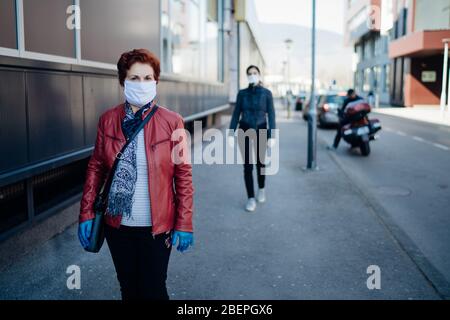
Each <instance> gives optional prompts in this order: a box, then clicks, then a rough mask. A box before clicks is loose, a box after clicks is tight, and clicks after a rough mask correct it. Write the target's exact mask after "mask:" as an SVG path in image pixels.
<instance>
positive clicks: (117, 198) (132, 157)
mask: <svg viewBox="0 0 450 320" xmlns="http://www.w3.org/2000/svg"><path fill="white" fill-rule="evenodd" d="M151 105H152V103H151V102H150V103H149V104H146V105H145V106H143V107H141V108H140V109H139V110H138V111H137V112H136V113H135V114H134V113H133V110H132V109H131V106H130V104H129V103H128V102H125V117H124V119H123V121H122V131H123V133H124V135H125V137H126V138H127V139H128V138H129V137H131V135H132V134H133V132H134V131H135V130H136V129H137V127H138V126H139V125H140V124H141V122H142V121H143V120H142V114H143V113H144V112H145V111H146V110H148V108H150V107H151ZM142 130H144V129H142ZM136 138H137V137H136ZM136 138H135V139H133V141H131V142H130V144H129V145H128V146H127V148H126V149H125V151H124V152H123V155H122V157H121V160H120V161H119V162H118V164H117V168H116V171H115V172H114V177H113V180H112V183H111V189H110V191H109V195H108V207H107V209H106V212H107V214H109V215H110V216H112V217H115V216H119V215H124V216H126V217H128V218H129V217H131V209H132V207H133V194H134V189H135V186H136V180H137V168H136V167H137V165H136V148H137V139H136Z"/></svg>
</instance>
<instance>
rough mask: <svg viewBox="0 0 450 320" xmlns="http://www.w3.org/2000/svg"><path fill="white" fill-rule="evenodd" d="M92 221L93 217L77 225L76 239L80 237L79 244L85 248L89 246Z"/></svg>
mask: <svg viewBox="0 0 450 320" xmlns="http://www.w3.org/2000/svg"><path fill="white" fill-rule="evenodd" d="M93 221H94V220H93V219H92V220H87V221H84V222H81V223H80V224H79V225H78V239H80V243H81V246H82V247H83V248H85V249H86V248H87V247H88V246H89V238H90V236H91V230H92V224H93Z"/></svg>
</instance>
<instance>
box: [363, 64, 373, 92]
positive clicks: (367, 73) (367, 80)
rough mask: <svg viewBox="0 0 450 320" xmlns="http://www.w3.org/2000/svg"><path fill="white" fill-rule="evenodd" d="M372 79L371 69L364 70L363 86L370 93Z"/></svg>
mask: <svg viewBox="0 0 450 320" xmlns="http://www.w3.org/2000/svg"><path fill="white" fill-rule="evenodd" d="M370 77H371V69H370V68H367V69H366V70H364V86H363V90H364V91H366V92H368V91H370V89H371V88H370V87H371V86H370Z"/></svg>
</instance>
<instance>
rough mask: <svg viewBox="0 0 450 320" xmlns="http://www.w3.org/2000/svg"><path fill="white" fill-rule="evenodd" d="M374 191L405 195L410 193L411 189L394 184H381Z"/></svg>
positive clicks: (386, 194) (395, 195)
mask: <svg viewBox="0 0 450 320" xmlns="http://www.w3.org/2000/svg"><path fill="white" fill-rule="evenodd" d="M376 191H377V192H378V193H379V194H381V195H384V196H394V197H407V196H409V195H410V194H411V190H409V189H407V188H403V187H396V186H381V187H378V188H376Z"/></svg>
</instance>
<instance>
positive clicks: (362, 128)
mask: <svg viewBox="0 0 450 320" xmlns="http://www.w3.org/2000/svg"><path fill="white" fill-rule="evenodd" d="M370 112H371V107H370V105H369V104H368V103H366V102H364V101H363V100H360V101H355V102H352V103H350V104H349V105H348V106H347V107H346V108H345V111H344V114H345V117H346V118H347V119H349V122H350V123H349V124H347V125H345V126H343V127H342V132H341V133H342V138H343V139H344V141H346V142H347V143H348V144H350V145H351V147H352V148H359V149H360V150H361V154H362V155H363V156H365V157H367V156H369V154H370V141H374V140H376V139H377V135H376V133H377V132H379V131H380V130H381V123H380V121H379V120H378V119H371V120H369V117H368V114H369V113H370Z"/></svg>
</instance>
